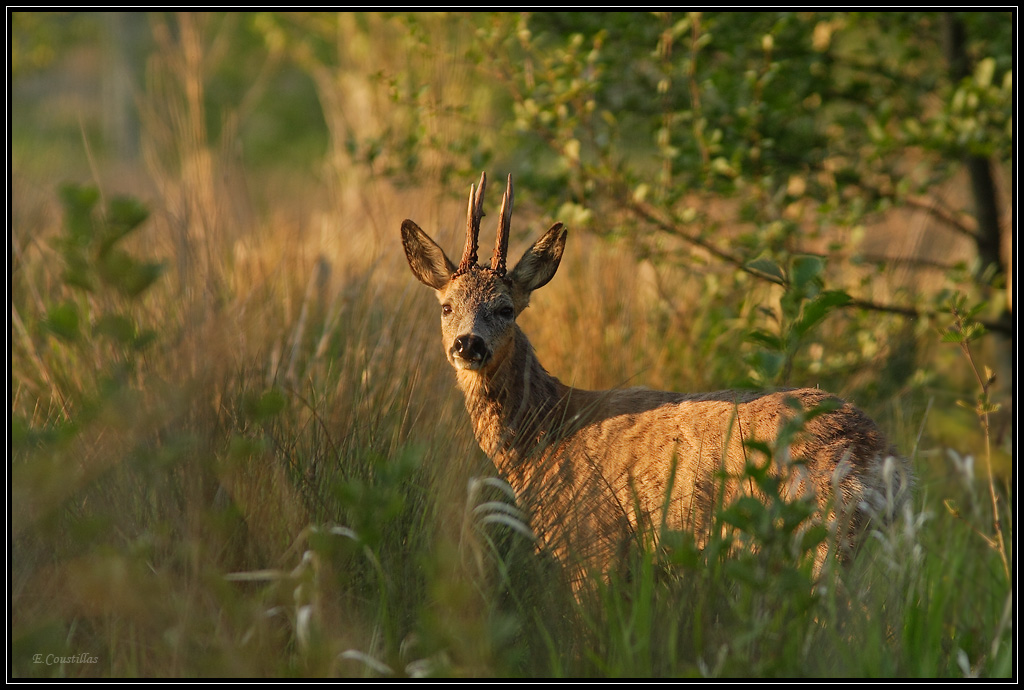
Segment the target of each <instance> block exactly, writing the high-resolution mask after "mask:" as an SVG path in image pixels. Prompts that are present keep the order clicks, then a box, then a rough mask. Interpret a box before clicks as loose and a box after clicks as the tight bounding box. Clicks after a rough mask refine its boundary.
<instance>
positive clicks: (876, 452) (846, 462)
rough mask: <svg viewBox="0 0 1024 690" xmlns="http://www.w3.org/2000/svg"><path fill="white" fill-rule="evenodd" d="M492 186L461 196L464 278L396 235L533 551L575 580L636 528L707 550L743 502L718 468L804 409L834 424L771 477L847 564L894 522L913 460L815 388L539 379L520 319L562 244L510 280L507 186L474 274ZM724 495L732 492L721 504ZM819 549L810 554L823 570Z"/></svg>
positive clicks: (796, 449) (526, 260) (524, 263)
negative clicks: (861, 540)
mask: <svg viewBox="0 0 1024 690" xmlns="http://www.w3.org/2000/svg"><path fill="white" fill-rule="evenodd" d="M485 185H486V176H485V175H481V177H480V183H479V186H478V187H476V188H474V187H473V186H471V187H470V194H469V209H468V214H467V215H468V218H467V228H466V232H467V238H466V246H465V249H464V251H463V254H462V260H461V261H460V262H459V264H458V265H457V266H456V265H455V264H454V263H452V261H451V260H450V259H449V258H448V257H447V255H446V254H445V253H444V251H443V250H442V249H441V248H440V247H439V246H438V245H437V244H436V243H435V242H434V241H433V240H432V239H431V238H430V237H429V236H428V235H427V234H426V233H425V232H423V230H421V229H420V228H419V226H417V225H416V223H414V222H413V221H411V220H406V221H405V222H404V223H402V244H403V246H404V248H405V254H406V258H407V259H408V261H409V266H410V267H411V268H412V272H413V274H414V275H415V276H416V277H417V278H418V279H419V280H420V281H421V282H422V283H424V284H426V285H428V286H429V287H432V288H434V290H435V291H436V293H437V298H438V300H439V301H440V303H441V333H442V339H443V345H444V351H445V354H446V355H447V358H448V361H449V362H450V363H451V365H452V366H453V367H454V368H455V373H456V378H457V380H458V386H459V388H460V389H461V390H462V392H463V393H464V394H465V398H466V408H467V409H468V411H469V415H470V417H471V418H472V421H473V429H474V432H475V434H476V438H477V441H478V442H479V443H480V447H481V448H482V449H483V451H484V452H485V453H486V454H487V455H488V456H489V457H490V458H491V459H492V461H493V462H494V464H495V466H496V467H497V469H498V470H499V472H501V473H502V474H503V475H504V477H505V479H506V480H507V481H508V482H509V484H510V485H511V486H512V488H513V489H514V490H515V491H516V493H517V495H518V497H519V500H520V501H521V502H522V503H523V504H524V506H523V507H524V509H525V510H526V511H527V514H528V515H529V516H530V520H531V526H532V528H533V530H534V533H535V534H536V535H537V538H538V540H539V543H540V545H541V546H542V547H546V548H547V549H548V550H549V551H550V552H551V553H552V554H553V555H555V556H556V557H558V558H559V559H560V560H563V561H566V560H568V559H571V563H572V564H576V568H575V572H576V573H577V575H578V574H580V573H582V569H583V568H584V567H598V568H603V567H605V566H606V565H608V564H609V561H610V559H611V557H613V556H615V555H616V554H619V553H621V550H622V548H623V547H624V546H626V545H628V542H629V541H630V540H631V539H632V538H633V535H634V533H635V532H636V530H637V528H638V527H640V526H641V525H654V526H658V525H661V524H665V525H667V526H668V527H670V528H672V529H685V530H689V531H691V532H693V533H694V535H695V537H696V538H697V540H698V543H701V534H702V533H703V534H704V535H705V536H706V534H707V531H708V530H710V529H711V528H712V524H713V519H714V511H715V509H716V507H718V506H719V505H721V502H722V501H723V500H725V501H728V500H729V499H730V498H731V497H732V496H734V495H736V494H737V493H738V492H739V491H741V490H745V489H744V488H743V487H739V486H737V484H738V483H739V482H737V481H732V482H723V480H722V479H721V476H722V475H721V472H722V471H723V470H724V471H725V472H726V473H727V475H728V476H729V477H732V478H735V477H737V476H740V475H741V473H742V472H743V469H744V466H745V462H746V460H747V456H748V453H749V451H748V450H747V447H746V446H745V442H746V441H749V440H751V439H757V440H759V441H763V442H766V443H773V442H774V441H775V439H776V437H777V435H778V432H779V428H780V425H781V424H782V423H783V422H784V421H786V420H788V419H792V418H793V417H794V416H795V415H797V414H798V410H799V409H800V408H802V409H804V410H811V409H813V408H816V407H817V406H819V405H822V404H823V403H824V404H826V405H828V408H827V411H824V412H822V413H820V414H817V415H808V417H809V419H808V421H807V422H806V424H805V425H804V427H803V430H802V432H801V433H799V434H798V435H797V436H796V437H795V439H794V440H793V442H792V444H791V445H790V447H789V448H788V450H787V449H778V450H777V452H776V454H775V455H776V459H775V463H776V465H782V464H789V463H787V458H792V459H793V461H795V462H793V463H792V464H789V468H788V469H789V470H794V469H795V470H796V471H795V472H792V471H790V473H789V474H788V475H787V477H789V479H788V480H787V481H788V482H789V483H788V484H787V491H790V492H792V491H796V492H813V495H814V496H815V498H816V500H817V503H818V506H819V509H820V510H819V512H820V513H821V516H822V517H824V518H826V519H829V520H830V521H831V524H832V525H833V527H834V533H833V540H834V542H835V544H836V545H837V546H838V551H839V556H840V558H845V556H846V555H848V554H849V553H850V552H851V551H852V549H853V548H854V546H855V542H856V540H857V537H858V534H859V533H860V532H861V531H862V530H863V528H864V525H865V524H866V521H867V519H868V518H869V517H871V516H872V515H876V514H879V513H882V512H885V513H887V514H888V516H889V517H891V516H892V515H894V514H895V511H896V510H897V508H898V507H899V504H901V503H902V502H903V501H904V500H905V498H906V495H907V493H908V489H909V487H910V484H911V482H912V475H911V471H910V467H909V465H908V463H907V461H906V460H905V459H902V458H900V457H899V456H898V455H897V454H896V452H895V449H894V448H893V447H892V446H890V445H889V443H888V442H887V441H886V439H885V438H884V436H883V435H882V433H881V432H880V431H879V430H878V428H877V427H876V426H875V424H874V422H872V421H871V419H869V418H868V417H867V416H866V415H865V414H864V413H863V412H861V411H860V410H858V409H857V408H855V407H854V406H853V405H850V404H849V403H846V402H843V401H841V400H838V399H836V398H834V397H833V396H831V395H829V394H827V393H825V392H823V391H820V390H816V389H809V388H803V389H797V390H785V391H777V392H747V391H737V390H725V391H719V392H716V393H703V394H682V393H670V392H661V391H653V390H648V389H645V388H625V389H612V390H605V391H589V390H580V389H577V388H572V387H570V386H566V385H565V384H563V383H562V382H560V381H559V380H558V379H556V378H555V377H553V376H551V375H550V374H548V372H547V371H545V370H544V368H543V367H542V366H541V364H540V362H539V361H538V360H537V356H536V355H535V354H534V350H533V347H532V346H531V345H530V341H529V340H528V339H527V337H526V335H525V334H524V333H523V331H522V330H520V328H519V326H518V325H517V324H516V318H517V317H518V316H519V314H520V313H521V312H522V311H523V310H524V309H525V308H526V306H527V304H528V303H529V301H530V294H531V293H532V292H533V291H534V290H536V289H537V288H540V287H543V286H544V285H546V284H547V283H548V281H550V280H551V279H552V277H553V276H554V275H555V271H556V269H557V268H558V264H559V261H560V260H561V257H562V251H563V250H564V248H565V241H566V234H567V233H566V231H565V230H564V229H563V228H562V224H561V223H556V224H555V225H553V226H552V227H551V229H549V230H548V231H547V232H546V233H544V235H543V236H542V237H541V238H540V239H539V240H537V242H536V243H535V244H534V245H533V246H532V247H530V249H529V250H527V252H526V253H525V255H524V256H523V258H522V259H521V260H520V261H519V263H518V264H516V266H515V268H513V269H512V270H511V271H508V270H506V265H505V264H506V258H507V252H508V239H509V224H510V220H511V215H512V177H511V175H510V176H509V179H508V186H507V187H506V191H505V196H504V199H503V200H502V204H501V217H500V220H499V222H498V239H497V244H496V246H495V249H494V255H493V257H492V259H491V265H490V267H483V266H480V265H478V264H477V239H478V236H479V232H480V219H481V218H482V217H483V215H484V213H483V207H482V204H483V193H484V187H485ZM775 471H776V472H777V473H778V474H780V475H781V474H782V472H783V468H781V467H779V468H776V469H775ZM794 477H795V478H794ZM722 487H724V489H725V495H724V496H719V495H716V494H718V493H719V489H720V488H722ZM666 494H668V495H666ZM828 550H829V546H828V544H822V546H821V547H820V548H819V551H818V553H817V554H816V556H817V558H816V563H817V565H818V567H820V565H821V563H822V559H824V558H825V557H826V555H827V552H828ZM579 564H583V565H582V566H580V565H579Z"/></svg>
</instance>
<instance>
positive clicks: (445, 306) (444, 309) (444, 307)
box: [441, 304, 452, 316]
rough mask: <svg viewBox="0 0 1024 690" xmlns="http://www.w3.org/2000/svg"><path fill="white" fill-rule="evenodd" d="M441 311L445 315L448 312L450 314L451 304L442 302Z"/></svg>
mask: <svg viewBox="0 0 1024 690" xmlns="http://www.w3.org/2000/svg"><path fill="white" fill-rule="evenodd" d="M441 313H442V314H444V315H445V316H448V315H449V314H451V313H452V305H450V304H442V305H441Z"/></svg>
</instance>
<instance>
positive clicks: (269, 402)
mask: <svg viewBox="0 0 1024 690" xmlns="http://www.w3.org/2000/svg"><path fill="white" fill-rule="evenodd" d="M287 402H288V401H287V398H285V395H284V393H282V392H281V390H280V389H279V388H271V389H269V390H267V391H264V392H263V393H262V394H261V395H259V396H255V395H249V396H247V397H246V399H245V401H244V402H243V404H242V409H243V410H244V412H245V416H246V417H248V418H249V419H251V420H253V421H254V422H265V421H267V420H268V419H270V418H272V417H275V416H277V415H278V414H280V413H281V411H282V410H283V409H284V408H285V405H286V404H287Z"/></svg>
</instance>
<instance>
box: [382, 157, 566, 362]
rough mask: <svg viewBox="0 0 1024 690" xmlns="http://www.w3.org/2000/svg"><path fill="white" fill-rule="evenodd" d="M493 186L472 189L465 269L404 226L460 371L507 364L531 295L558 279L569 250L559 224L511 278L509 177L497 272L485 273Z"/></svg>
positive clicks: (413, 264)
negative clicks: (481, 248)
mask: <svg viewBox="0 0 1024 690" xmlns="http://www.w3.org/2000/svg"><path fill="white" fill-rule="evenodd" d="M486 185H487V177H486V175H484V174H481V175H480V184H479V186H473V185H471V186H470V189H469V210H468V212H467V218H466V246H465V249H464V250H463V252H462V260H461V261H460V262H459V264H458V266H456V265H455V264H454V263H453V262H452V261H451V259H449V258H448V256H447V255H446V254H445V253H444V251H443V250H442V249H441V248H440V247H439V246H437V243H436V242H434V240H432V239H430V237H429V236H428V235H427V233H425V232H423V230H421V229H420V227H419V226H418V225H416V223H414V222H412V221H411V220H406V221H405V222H403V223H402V245H403V247H404V248H405V256H406V258H407V259H408V261H409V267H410V268H411V269H412V272H413V275H415V276H416V278H418V279H419V281H420V282H421V283H423V284H424V285H427V286H429V287H432V288H434V290H435V291H436V293H437V299H438V301H439V302H440V303H441V335H442V340H443V345H444V350H445V354H446V356H447V357H448V361H449V362H450V363H451V365H452V366H453V367H455V368H456V369H460V370H470V371H479V370H486V369H488V368H489V367H491V366H493V365H494V364H495V362H498V361H501V359H502V358H503V355H504V354H505V353H506V352H507V348H508V347H509V345H510V343H511V342H512V340H513V337H514V335H515V332H516V329H517V328H518V326H516V325H515V321H516V318H517V317H518V316H519V314H520V313H522V311H523V310H524V309H525V308H526V307H527V305H528V304H529V302H530V294H531V293H532V292H533V291H534V290H536V289H537V288H539V287H543V286H544V285H547V283H548V281H550V280H551V278H552V277H554V275H555V271H556V270H557V269H558V263H559V261H561V259H562V251H563V250H564V249H565V238H566V234H567V233H566V231H565V230H563V229H562V224H561V223H555V224H554V225H553V226H551V229H549V230H548V231H547V232H546V233H544V235H543V236H542V237H541V238H540V239H539V240H537V241H536V242H535V243H534V245H533V246H532V247H530V248H529V249H528V250H527V251H526V253H525V254H524V255H523V258H522V259H520V260H519V263H517V264H516V266H515V268H513V269H512V271H511V272H508V271H507V270H506V267H505V265H506V261H507V258H508V238H509V226H510V223H511V220H512V176H511V175H509V177H508V186H507V187H506V188H505V196H504V198H503V199H502V202H501V217H500V219H499V220H498V238H497V241H496V243H495V247H494V254H493V256H492V258H491V265H490V266H488V267H484V266H480V265H479V264H478V263H477V240H478V238H479V236H480V219H481V218H483V216H484V212H483V196H484V187H486Z"/></svg>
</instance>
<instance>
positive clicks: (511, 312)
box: [498, 305, 516, 319]
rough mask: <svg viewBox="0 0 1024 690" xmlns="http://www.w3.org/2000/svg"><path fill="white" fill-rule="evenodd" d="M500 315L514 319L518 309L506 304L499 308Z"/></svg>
mask: <svg viewBox="0 0 1024 690" xmlns="http://www.w3.org/2000/svg"><path fill="white" fill-rule="evenodd" d="M498 316H500V317H501V318H503V319H514V318H515V316H516V310H515V309H513V308H512V307H510V306H508V305H505V306H504V307H500V308H499V309H498Z"/></svg>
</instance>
